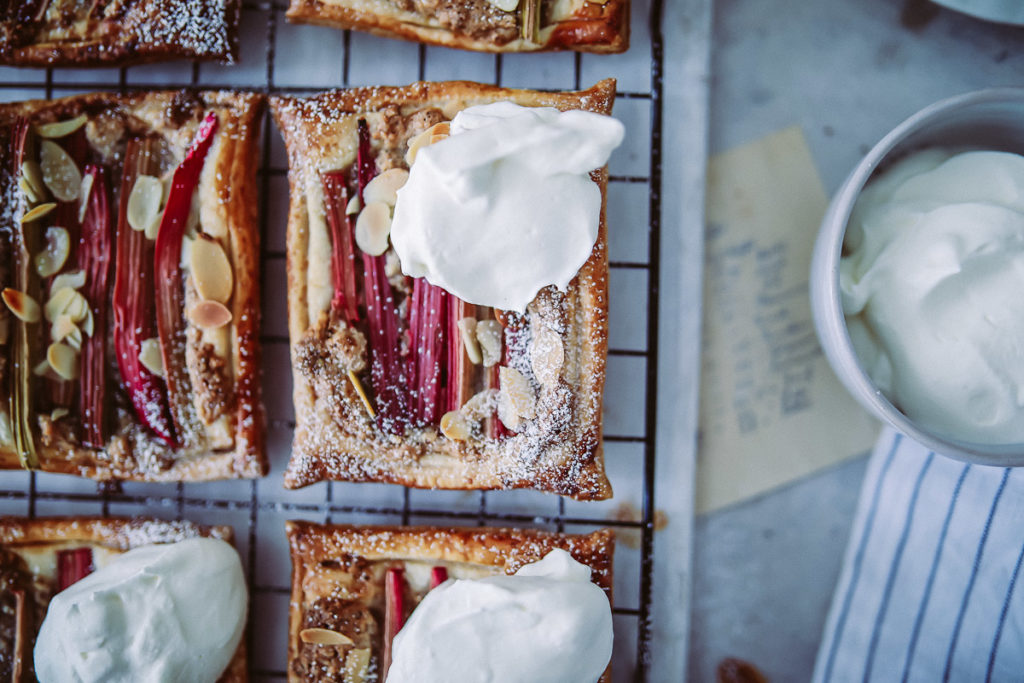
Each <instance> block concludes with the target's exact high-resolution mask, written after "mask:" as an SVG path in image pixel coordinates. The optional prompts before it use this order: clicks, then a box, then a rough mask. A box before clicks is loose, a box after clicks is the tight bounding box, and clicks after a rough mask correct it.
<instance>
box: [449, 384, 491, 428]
mask: <svg viewBox="0 0 1024 683" xmlns="http://www.w3.org/2000/svg"><path fill="white" fill-rule="evenodd" d="M497 406H498V390H497V389H484V390H483V391H480V392H477V393H476V394H473V395H472V396H471V397H470V399H469V400H468V401H466V402H465V403H464V404H463V405H462V407H461V408H460V409H459V412H461V413H462V414H463V415H465V416H466V419H467V420H469V421H471V422H476V421H477V420H482V419H484V418H485V417H489V416H490V415H491V414H492V413H493V412H494V409H495V408H497Z"/></svg>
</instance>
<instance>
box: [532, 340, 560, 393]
mask: <svg viewBox="0 0 1024 683" xmlns="http://www.w3.org/2000/svg"><path fill="white" fill-rule="evenodd" d="M564 361H565V349H564V347H563V345H562V336H561V335H560V334H558V333H557V332H555V331H554V330H552V329H549V328H547V327H540V328H538V329H535V330H534V332H533V341H532V342H531V344H530V367H531V368H532V369H533V374H534V375H535V376H536V377H537V381H538V382H540V383H541V384H543V385H544V386H546V387H549V386H553V385H555V384H557V383H558V375H559V373H561V371H562V363H563V362H564Z"/></svg>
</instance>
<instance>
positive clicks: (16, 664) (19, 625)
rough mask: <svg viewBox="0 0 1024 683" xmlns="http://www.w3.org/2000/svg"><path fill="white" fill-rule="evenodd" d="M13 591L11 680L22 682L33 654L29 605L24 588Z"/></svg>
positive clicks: (13, 682) (16, 682)
mask: <svg viewBox="0 0 1024 683" xmlns="http://www.w3.org/2000/svg"><path fill="white" fill-rule="evenodd" d="M11 592H12V593H14V661H13V662H11V681H12V683H21V680H22V677H23V676H24V672H25V669H26V663H27V662H28V661H29V657H31V656H32V653H31V652H30V651H29V647H30V646H31V645H32V641H31V636H30V635H29V630H28V618H29V605H28V604H27V602H28V601H27V600H26V595H25V591H24V590H22V589H20V588H19V589H17V590H14V591H11Z"/></svg>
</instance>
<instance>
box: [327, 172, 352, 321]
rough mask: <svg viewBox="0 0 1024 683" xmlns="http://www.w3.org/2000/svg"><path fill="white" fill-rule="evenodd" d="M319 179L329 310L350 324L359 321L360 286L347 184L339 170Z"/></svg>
mask: <svg viewBox="0 0 1024 683" xmlns="http://www.w3.org/2000/svg"><path fill="white" fill-rule="evenodd" d="M320 182H321V183H322V184H323V189H324V204H325V209H326V213H327V226H328V227H329V228H330V230H331V274H332V276H333V279H334V299H333V300H332V301H331V310H333V311H334V312H335V313H338V314H340V315H341V316H342V317H343V318H344V319H345V321H346V322H348V324H349V325H354V324H355V323H357V322H359V290H358V289H357V285H356V254H355V238H354V236H353V234H352V227H353V226H352V223H351V221H349V219H348V216H347V215H346V214H345V210H346V208H347V207H348V186H347V185H346V184H345V174H344V173H343V172H341V171H331V172H330V173H324V174H321V176H320Z"/></svg>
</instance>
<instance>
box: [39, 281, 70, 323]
mask: <svg viewBox="0 0 1024 683" xmlns="http://www.w3.org/2000/svg"><path fill="white" fill-rule="evenodd" d="M76 294H78V292H76V291H75V290H73V289H71V288H70V287H61V288H60V289H58V290H56V291H52V292H51V294H50V299H49V300H48V301H47V302H46V305H45V306H44V307H43V313H45V314H46V319H47V320H49V321H50V322H51V323H52V322H53V321H55V320H56V319H57V316H58V315H60V314H61V313H66V312H67V310H68V307H69V306H70V305H71V301H72V300H73V299H74V298H75V295H76Z"/></svg>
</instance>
